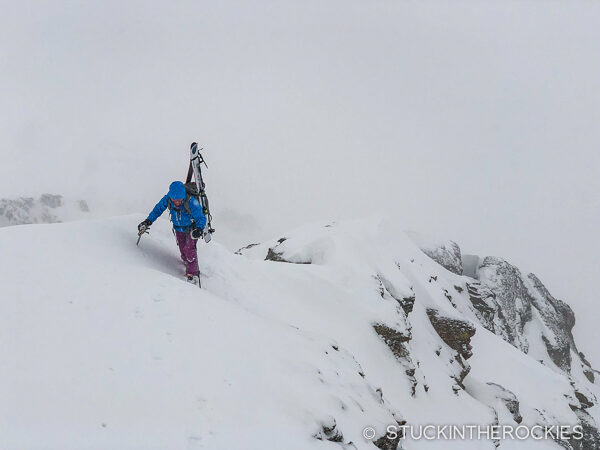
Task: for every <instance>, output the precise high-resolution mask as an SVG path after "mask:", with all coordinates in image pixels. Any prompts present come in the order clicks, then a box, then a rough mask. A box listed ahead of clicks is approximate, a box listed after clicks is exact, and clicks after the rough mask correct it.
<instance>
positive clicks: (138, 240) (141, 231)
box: [135, 227, 150, 245]
mask: <svg viewBox="0 0 600 450" xmlns="http://www.w3.org/2000/svg"><path fill="white" fill-rule="evenodd" d="M144 233H145V234H150V232H149V231H148V228H147V227H142V228H140V231H138V239H137V242H136V243H135V245H140V239H141V238H142V235H143V234H144Z"/></svg>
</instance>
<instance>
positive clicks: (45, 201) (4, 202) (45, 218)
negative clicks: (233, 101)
mask: <svg viewBox="0 0 600 450" xmlns="http://www.w3.org/2000/svg"><path fill="white" fill-rule="evenodd" d="M88 212H89V207H88V204H87V203H86V201H85V200H76V201H71V200H69V201H67V200H65V198H64V197H63V196H62V195H55V194H42V195H41V196H40V197H39V198H33V197H19V198H12V199H8V198H3V199H0V227H8V226H12V225H25V224H32V223H56V222H63V221H66V220H72V219H74V218H77V217H80V216H81V215H83V214H85V213H88Z"/></svg>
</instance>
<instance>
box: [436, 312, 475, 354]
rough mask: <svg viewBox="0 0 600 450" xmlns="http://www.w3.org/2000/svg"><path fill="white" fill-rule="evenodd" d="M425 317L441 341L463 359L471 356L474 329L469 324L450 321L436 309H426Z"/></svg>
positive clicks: (454, 320) (456, 320) (461, 321)
mask: <svg viewBox="0 0 600 450" xmlns="http://www.w3.org/2000/svg"><path fill="white" fill-rule="evenodd" d="M427 316H428V317H429V321H430V322H431V325H433V328H434V329H435V331H436V332H437V334H439V336H440V337H441V338H442V340H443V341H444V342H445V343H446V344H447V345H448V346H449V347H450V348H451V349H453V350H456V351H457V352H458V354H459V355H460V356H462V357H463V358H464V359H469V358H470V357H471V356H473V353H472V352H471V351H472V347H471V338H472V337H473V336H474V335H475V327H474V326H473V325H471V324H470V323H469V322H466V321H464V320H459V319H452V318H450V317H445V316H443V315H441V314H440V312H439V311H438V310H437V309H433V308H428V309H427Z"/></svg>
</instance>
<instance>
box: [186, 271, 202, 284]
mask: <svg viewBox="0 0 600 450" xmlns="http://www.w3.org/2000/svg"><path fill="white" fill-rule="evenodd" d="M186 278H187V282H188V283H191V284H194V285H196V286H198V287H200V277H199V276H198V275H194V274H192V273H188V274H186Z"/></svg>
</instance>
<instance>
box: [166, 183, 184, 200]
mask: <svg viewBox="0 0 600 450" xmlns="http://www.w3.org/2000/svg"><path fill="white" fill-rule="evenodd" d="M167 195H168V196H169V198H170V199H171V200H179V199H184V198H185V186H184V185H183V183H182V182H181V181H173V182H172V183H171V185H170V186H169V193H168V194H167Z"/></svg>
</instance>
